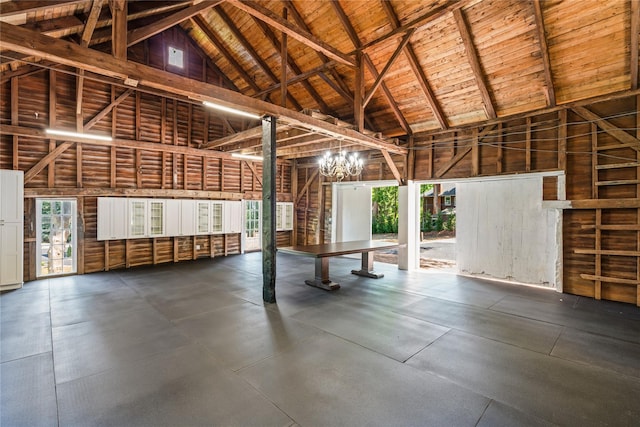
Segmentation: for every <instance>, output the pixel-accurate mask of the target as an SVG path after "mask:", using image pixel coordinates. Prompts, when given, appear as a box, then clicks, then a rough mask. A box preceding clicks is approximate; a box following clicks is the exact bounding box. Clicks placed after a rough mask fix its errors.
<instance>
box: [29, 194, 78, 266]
mask: <svg viewBox="0 0 640 427" xmlns="http://www.w3.org/2000/svg"><path fill="white" fill-rule="evenodd" d="M76 218H77V204H76V201H75V200H69V199H36V222H37V229H36V239H37V242H38V252H37V254H38V257H39V262H38V263H37V266H36V270H37V272H36V273H37V276H38V277H43V276H52V275H58V274H72V273H75V272H76V268H77V266H76V261H77V259H76Z"/></svg>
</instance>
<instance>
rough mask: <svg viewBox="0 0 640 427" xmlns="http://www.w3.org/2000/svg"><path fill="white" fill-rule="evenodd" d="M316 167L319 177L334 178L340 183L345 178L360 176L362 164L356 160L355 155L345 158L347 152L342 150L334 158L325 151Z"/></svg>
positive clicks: (356, 156)
mask: <svg viewBox="0 0 640 427" xmlns="http://www.w3.org/2000/svg"><path fill="white" fill-rule="evenodd" d="M318 166H319V171H320V174H321V175H324V176H327V177H329V178H332V177H335V178H336V179H337V180H338V181H342V180H343V179H344V178H345V177H347V176H356V175H360V173H361V172H362V167H363V166H364V162H363V161H362V159H359V158H358V154H357V153H355V154H351V155H349V157H347V152H346V151H344V150H340V151H338V154H336V155H335V156H332V155H331V153H330V152H329V151H327V153H326V154H325V155H324V157H322V158H321V159H320V160H318Z"/></svg>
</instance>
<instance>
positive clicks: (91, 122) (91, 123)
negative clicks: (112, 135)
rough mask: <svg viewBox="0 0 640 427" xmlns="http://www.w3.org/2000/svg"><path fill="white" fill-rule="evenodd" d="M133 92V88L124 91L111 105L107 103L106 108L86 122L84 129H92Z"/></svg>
mask: <svg viewBox="0 0 640 427" xmlns="http://www.w3.org/2000/svg"><path fill="white" fill-rule="evenodd" d="M132 93H133V89H127V90H125V91H124V92H122V94H121V95H120V96H118V97H117V98H116V99H115V100H114V101H113V102H111V103H110V104H109V105H107V106H106V107H105V108H103V109H102V110H101V111H100V112H98V114H96V115H95V116H93V118H92V119H91V120H89V121H88V122H87V123H85V124H84V126H83V128H84V130H85V131H87V130H89V129H91V128H92V127H93V126H94V125H95V124H96V123H98V122H99V121H100V120H101V119H102V118H103V117H105V116H106V115H107V114H109V113H110V112H111V110H113V109H114V107H117V106H118V105H120V104H121V103H122V101H124V100H125V99H127V98H128V97H129V95H131V94H132Z"/></svg>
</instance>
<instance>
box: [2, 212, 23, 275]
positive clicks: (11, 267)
mask: <svg viewBox="0 0 640 427" xmlns="http://www.w3.org/2000/svg"><path fill="white" fill-rule="evenodd" d="M22 236H23V227H22V223H19V222H5V223H3V224H0V285H8V284H20V283H22V256H23V254H22V251H23V248H22V247H23V244H22Z"/></svg>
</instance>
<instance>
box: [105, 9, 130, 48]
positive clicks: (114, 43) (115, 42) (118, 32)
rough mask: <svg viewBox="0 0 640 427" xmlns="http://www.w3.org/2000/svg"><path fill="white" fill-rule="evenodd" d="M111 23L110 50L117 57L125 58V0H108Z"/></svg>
mask: <svg viewBox="0 0 640 427" xmlns="http://www.w3.org/2000/svg"><path fill="white" fill-rule="evenodd" d="M109 7H111V15H112V16H113V22H112V24H111V52H112V54H113V56H115V57H116V58H118V59H125V60H126V59H127V0H109Z"/></svg>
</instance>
